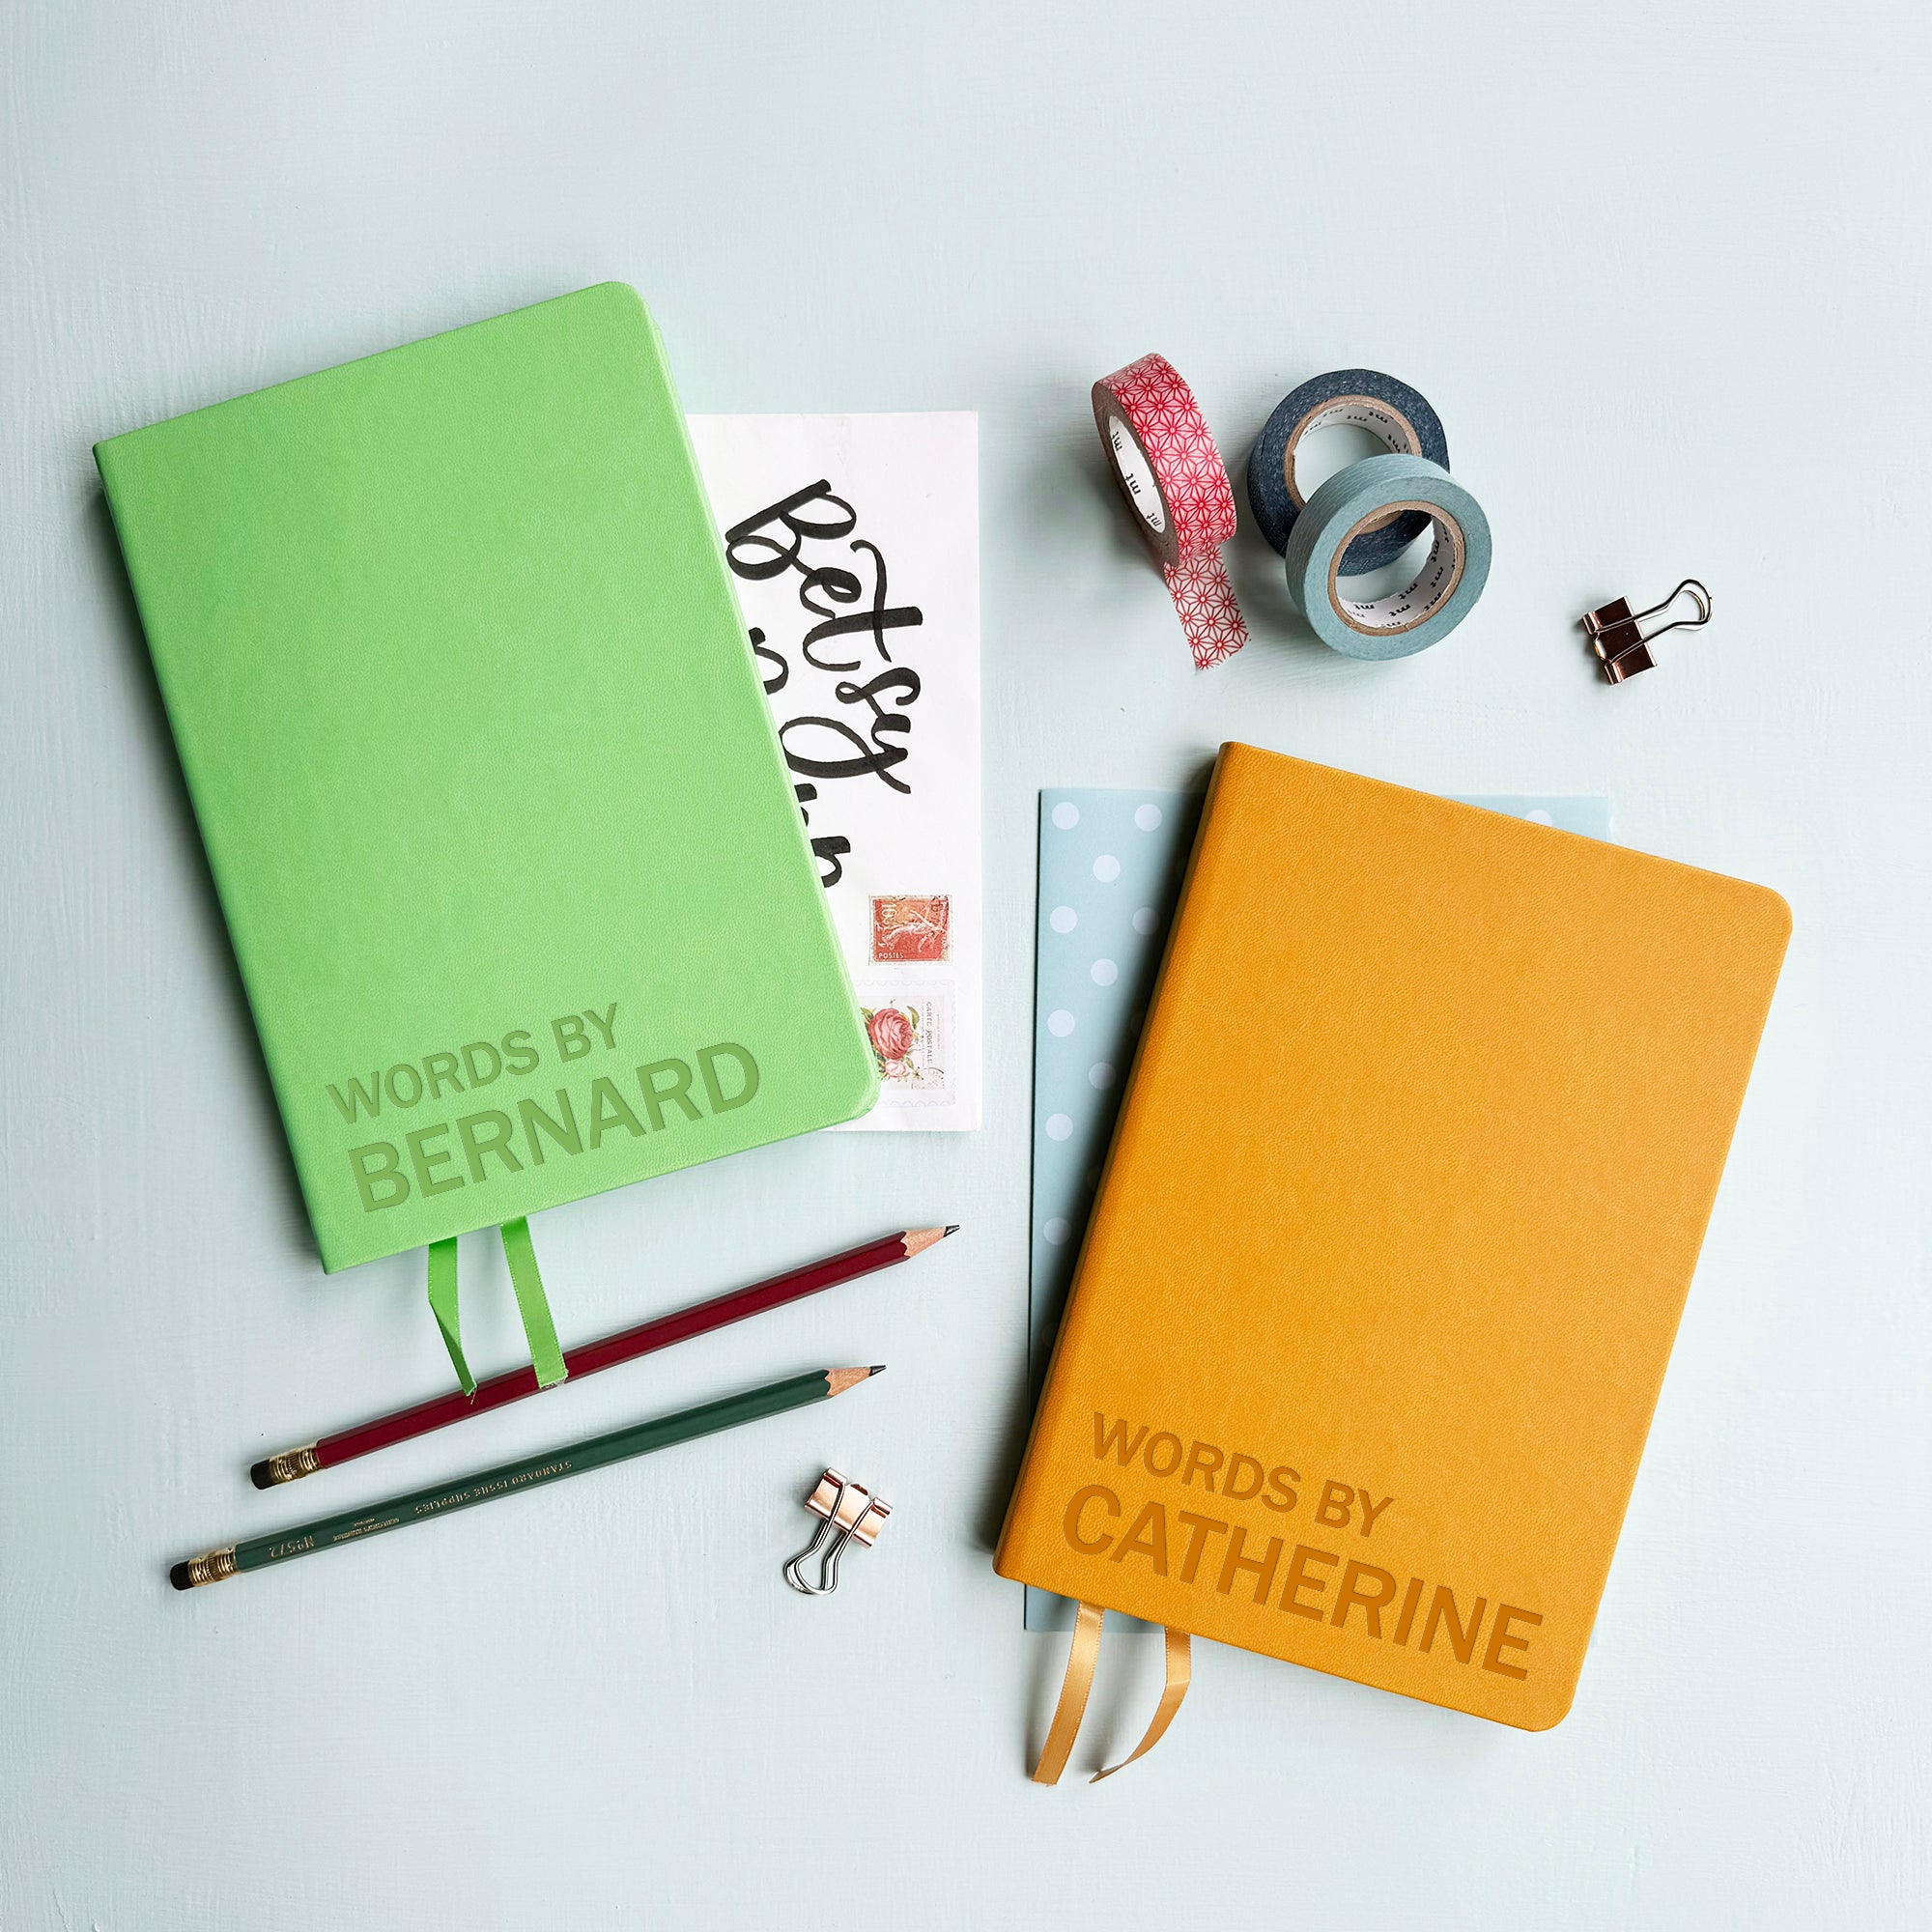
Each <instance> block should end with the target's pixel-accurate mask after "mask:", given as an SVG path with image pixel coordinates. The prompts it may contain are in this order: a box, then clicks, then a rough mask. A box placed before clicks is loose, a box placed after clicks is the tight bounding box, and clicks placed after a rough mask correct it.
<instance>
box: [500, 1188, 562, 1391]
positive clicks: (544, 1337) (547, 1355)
mask: <svg viewBox="0 0 1932 1932" xmlns="http://www.w3.org/2000/svg"><path fill="white" fill-rule="evenodd" d="M502 1235H503V1259H504V1260H505V1261H506V1262H508V1263H509V1264H510V1285H511V1287H513V1288H514V1289H515V1290H516V1291H517V1308H518V1310H519V1312H520V1313H521V1314H522V1316H523V1318H524V1339H525V1340H526V1342H527V1343H528V1344H529V1345H530V1366H531V1367H532V1368H533V1369H535V1370H536V1372H537V1387H538V1388H549V1387H550V1385H551V1384H552V1383H553V1382H560V1381H561V1380H562V1379H563V1378H564V1377H565V1376H567V1375H568V1374H569V1373H570V1371H569V1370H568V1369H566V1368H565V1367H564V1366H563V1350H561V1349H560V1348H558V1347H557V1342H556V1323H555V1322H554V1321H552V1320H551V1319H550V1297H549V1296H548V1295H547V1294H545V1293H544V1285H543V1276H542V1275H540V1274H539V1273H538V1272H537V1251H536V1249H535V1248H533V1247H532V1246H531V1245H530V1224H529V1223H528V1222H527V1221H526V1220H525V1219H524V1218H523V1216H522V1215H521V1214H520V1215H518V1217H517V1218H516V1219H515V1220H514V1221H505V1222H504V1223H503V1228H502Z"/></svg>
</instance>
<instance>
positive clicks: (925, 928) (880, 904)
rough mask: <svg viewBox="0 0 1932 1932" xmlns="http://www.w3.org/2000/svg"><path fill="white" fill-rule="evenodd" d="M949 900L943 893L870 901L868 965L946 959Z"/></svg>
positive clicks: (921, 963)
mask: <svg viewBox="0 0 1932 1932" xmlns="http://www.w3.org/2000/svg"><path fill="white" fill-rule="evenodd" d="M951 922H952V900H951V899H950V898H949V897H948V896H947V895H945V894H944V893H932V894H924V895H918V894H914V895H894V896H891V897H884V896H881V897H875V898H874V899H873V900H872V964H873V965H874V966H910V965H924V964H927V963H928V962H933V961H937V960H942V959H945V958H947V957H948V956H949V946H948V928H949V926H950V924H951Z"/></svg>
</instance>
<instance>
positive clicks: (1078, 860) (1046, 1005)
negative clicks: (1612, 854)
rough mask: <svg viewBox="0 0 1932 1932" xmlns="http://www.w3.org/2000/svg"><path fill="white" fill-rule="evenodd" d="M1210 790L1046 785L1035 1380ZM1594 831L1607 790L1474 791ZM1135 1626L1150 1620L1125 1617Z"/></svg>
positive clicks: (1602, 834) (1038, 1618)
mask: <svg viewBox="0 0 1932 1932" xmlns="http://www.w3.org/2000/svg"><path fill="white" fill-rule="evenodd" d="M1201 799H1202V794H1201V793H1199V792H1176V791H1102V790H1094V789H1084V790H1083V789H1072V790H1055V791H1043V792H1041V793H1040V795H1039V932H1038V938H1037V950H1036V952H1035V962H1036V963H1035V969H1034V970H1035V978H1034V1048H1033V1067H1034V1073H1033V1268H1032V1274H1031V1277H1030V1289H1029V1304H1030V1314H1029V1321H1030V1324H1031V1325H1030V1344H1031V1361H1032V1371H1033V1383H1034V1389H1035V1392H1036V1394H1037V1391H1038V1387H1039V1383H1040V1380H1041V1378H1043V1377H1044V1375H1045V1373H1046V1359H1047V1356H1048V1354H1049V1352H1050V1351H1051V1350H1052V1347H1053V1335H1054V1330H1055V1329H1056V1328H1057V1327H1058V1326H1059V1322H1060V1311H1061V1308H1062V1305H1063V1304H1064V1303H1065V1299H1066V1290H1067V1286H1068V1284H1069V1283H1070V1282H1071V1280H1072V1278H1073V1264H1074V1261H1075V1260H1076V1258H1077V1257H1078V1255H1079V1253H1080V1237H1081V1236H1082V1235H1083V1234H1084V1233H1085V1231H1086V1227H1087V1215H1088V1211H1089V1209H1090V1208H1092V1206H1093V1201H1094V1187H1095V1185H1096V1183H1097V1182H1098V1180H1099V1179H1100V1163H1101V1162H1102V1161H1103V1160H1104V1159H1105V1158H1106V1153H1107V1143H1108V1141H1109V1139H1110V1138H1111V1137H1112V1135H1113V1131H1114V1116H1115V1114H1116V1113H1117V1112H1118V1111H1119V1109H1120V1095H1121V1086H1122V1082H1123V1081H1124V1080H1125V1078H1126V1073H1127V1067H1128V1065H1129V1063H1130V1062H1131V1061H1132V1059H1133V1053H1134V1046H1135V1043H1136V1042H1137V1041H1138V1040H1139V1038H1140V1033H1141V1022H1142V1020H1143V1019H1144V1018H1145V1017H1146V1014H1147V1004H1148V1000H1149V998H1150V996H1151V994H1152V991H1153V981H1154V975H1155V973H1156V971H1157V970H1158V968H1159V966H1160V953H1161V947H1162V945H1163V943H1164V942H1165V941H1166V938H1167V928H1168V923H1169V921H1170V920H1172V918H1173V917H1174V907H1175V901H1176V899H1177V898H1178V897H1179V892H1180V879H1181V874H1182V873H1183V872H1184V871H1185V870H1186V869H1187V854H1188V851H1189V850H1190V848H1191V847H1192V845H1193V843H1194V828H1195V825H1196V823H1197V822H1198V821H1199V819H1200V816H1201ZM1462 803H1463V804H1464V805H1480V806H1484V807H1486V808H1487V809H1488V810H1492V811H1503V812H1508V813H1509V814H1510V815H1511V816H1512V817H1516V818H1530V819H1535V820H1537V821H1538V822H1539V823H1541V824H1544V825H1554V826H1557V827H1559V828H1560V829H1561V830H1563V831H1565V832H1578V833H1581V834H1582V835H1583V836H1584V837H1585V838H1608V837H1609V835H1610V804H1609V800H1608V799H1605V798H1465V799H1463V800H1462ZM1072 1619H1073V1609H1072V1605H1070V1604H1068V1603H1067V1602H1066V1600H1065V1598H1063V1597H1055V1596H1051V1595H1049V1594H1047V1593H1046V1592H1044V1591H1040V1590H1034V1589H1029V1590H1028V1591H1027V1593H1026V1627H1027V1629H1028V1630H1065V1629H1066V1628H1067V1627H1068V1626H1069V1625H1070V1624H1071V1622H1072ZM1114 1621H1115V1622H1116V1623H1117V1624H1121V1625H1124V1626H1125V1627H1127V1628H1138V1629H1144V1630H1145V1629H1151V1628H1152V1626H1151V1625H1143V1624H1136V1623H1135V1621H1134V1619H1132V1618H1122V1617H1116V1618H1115V1619H1114Z"/></svg>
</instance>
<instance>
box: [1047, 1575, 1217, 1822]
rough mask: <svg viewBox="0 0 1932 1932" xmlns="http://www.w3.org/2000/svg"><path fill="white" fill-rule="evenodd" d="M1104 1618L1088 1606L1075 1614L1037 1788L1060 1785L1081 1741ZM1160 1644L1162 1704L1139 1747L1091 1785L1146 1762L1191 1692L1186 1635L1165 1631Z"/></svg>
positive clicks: (1093, 1606) (1096, 1776) (1100, 1611)
mask: <svg viewBox="0 0 1932 1932" xmlns="http://www.w3.org/2000/svg"><path fill="white" fill-rule="evenodd" d="M1105 1615H1106V1612H1105V1611H1104V1610H1103V1609H1102V1608H1101V1607H1100V1605H1098V1604H1084V1603H1083V1604H1082V1605H1080V1606H1079V1609H1078V1610H1077V1611H1076V1612H1075V1614H1074V1618H1073V1642H1072V1645H1071V1647H1070V1648H1069V1649H1068V1650H1067V1653H1066V1675H1065V1677H1063V1678H1062V1679H1061V1681H1060V1702H1059V1703H1058V1704H1056V1705H1055V1706H1054V1708H1053V1722H1052V1723H1051V1724H1050V1725H1049V1726H1048V1727H1047V1733H1046V1743H1045V1745H1044V1746H1043V1747H1041V1749H1040V1753H1039V1762H1038V1764H1037V1765H1036V1766H1035V1767H1034V1774H1033V1781H1034V1782H1035V1783H1036V1784H1058V1783H1059V1782H1060V1774H1061V1773H1062V1772H1063V1771H1065V1769H1066V1760H1067V1757H1068V1756H1069V1755H1070V1754H1071V1752H1072V1749H1073V1740H1074V1739H1075V1738H1076V1737H1078V1736H1079V1735H1080V1720H1081V1719H1083V1718H1084V1717H1085V1716H1086V1715H1087V1695H1088V1692H1089V1691H1091V1690H1093V1688H1094V1664H1095V1663H1097V1662H1099V1659H1100V1625H1101V1622H1102V1620H1103V1618H1104V1617H1105ZM1161 1638H1162V1643H1163V1647H1164V1650H1165V1657H1164V1662H1165V1664H1166V1670H1167V1681H1166V1682H1165V1683H1164V1684H1163V1685H1162V1686H1161V1692H1160V1702H1159V1703H1158V1704H1156V1705H1155V1706H1154V1713H1153V1717H1152V1719H1151V1721H1150V1722H1149V1724H1148V1727H1147V1731H1146V1733H1145V1735H1144V1736H1143V1737H1142V1738H1141V1741H1140V1743H1139V1744H1137V1745H1136V1746H1135V1747H1133V1749H1132V1750H1130V1751H1129V1752H1128V1753H1127V1754H1126V1756H1125V1757H1123V1758H1122V1760H1121V1761H1120V1763H1119V1764H1111V1765H1109V1766H1108V1767H1107V1769H1106V1770H1105V1771H1096V1772H1095V1773H1094V1776H1093V1777H1092V1779H1091V1780H1090V1782H1092V1783H1094V1784H1098V1783H1099V1781H1100V1780H1101V1779H1102V1778H1103V1777H1112V1776H1113V1775H1114V1774H1115V1772H1117V1771H1124V1770H1126V1768H1127V1766H1128V1765H1130V1764H1132V1763H1133V1761H1134V1760H1135V1758H1137V1757H1145V1756H1146V1755H1147V1754H1148V1752H1149V1751H1151V1750H1152V1749H1153V1747H1154V1746H1155V1745H1157V1744H1159V1742H1160V1741H1161V1739H1162V1738H1163V1737H1164V1736H1165V1735H1166V1734H1167V1727H1168V1725H1170V1724H1171V1723H1173V1722H1174V1714H1175V1713H1176V1712H1177V1711H1179V1709H1180V1700H1181V1699H1182V1698H1183V1697H1185V1696H1186V1695H1187V1687H1188V1684H1189V1683H1190V1682H1191V1681H1192V1678H1193V1656H1192V1650H1191V1647H1190V1645H1189V1641H1188V1636H1187V1633H1186V1632H1185V1631H1182V1630H1171V1629H1163V1631H1162V1632H1161Z"/></svg>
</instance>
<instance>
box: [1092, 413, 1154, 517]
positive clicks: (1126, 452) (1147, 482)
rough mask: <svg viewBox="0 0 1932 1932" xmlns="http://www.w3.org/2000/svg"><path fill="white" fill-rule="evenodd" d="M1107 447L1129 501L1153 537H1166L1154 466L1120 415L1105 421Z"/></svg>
mask: <svg viewBox="0 0 1932 1932" xmlns="http://www.w3.org/2000/svg"><path fill="white" fill-rule="evenodd" d="M1107 446H1108V448H1110V449H1111V450H1112V451H1113V452H1114V468H1115V469H1118V470H1119V471H1120V473H1121V482H1122V487H1124V489H1125V490H1126V493H1127V497H1128V498H1129V500H1130V501H1131V502H1132V503H1133V506H1134V508H1135V509H1136V510H1138V511H1139V512H1140V514H1141V518H1142V520H1143V521H1144V522H1145V523H1146V525H1147V526H1148V528H1149V529H1151V531H1152V532H1153V533H1154V535H1155V536H1157V537H1160V536H1165V535H1166V534H1167V505H1166V503H1164V502H1163V501H1162V500H1161V495H1160V485H1159V484H1158V483H1156V482H1155V481H1154V475H1153V465H1152V464H1151V463H1150V462H1149V461H1148V453H1147V451H1146V450H1144V449H1143V448H1142V447H1141V446H1140V442H1139V440H1137V439H1136V437H1135V436H1134V433H1133V431H1132V430H1130V429H1129V428H1128V427H1127V426H1126V424H1125V423H1123V422H1122V420H1121V419H1120V417H1119V416H1115V415H1110V416H1109V417H1108V418H1107Z"/></svg>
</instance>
